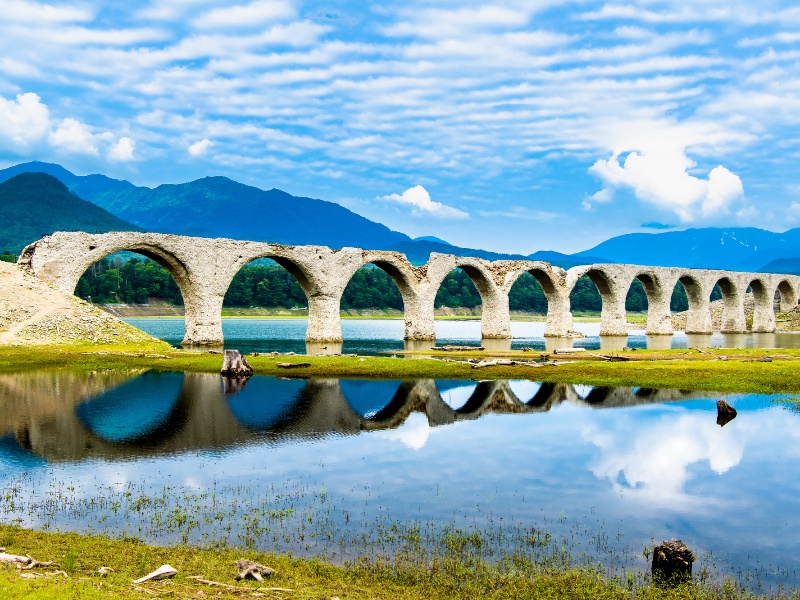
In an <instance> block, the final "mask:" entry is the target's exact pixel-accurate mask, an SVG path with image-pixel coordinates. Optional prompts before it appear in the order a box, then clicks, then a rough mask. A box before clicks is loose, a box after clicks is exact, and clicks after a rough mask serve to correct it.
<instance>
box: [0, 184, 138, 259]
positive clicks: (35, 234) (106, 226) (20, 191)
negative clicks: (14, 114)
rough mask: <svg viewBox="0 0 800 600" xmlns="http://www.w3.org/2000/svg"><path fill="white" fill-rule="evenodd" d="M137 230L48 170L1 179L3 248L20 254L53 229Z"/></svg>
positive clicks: (0, 237)
mask: <svg viewBox="0 0 800 600" xmlns="http://www.w3.org/2000/svg"><path fill="white" fill-rule="evenodd" d="M138 230H139V228H138V227H136V226H135V225H132V224H131V223H128V222H126V221H123V220H122V219H119V218H117V217H115V216H114V215H112V214H110V213H109V212H107V211H105V210H103V209H102V208H100V207H99V206H95V205H94V204H92V203H91V202H86V201H85V200H81V199H80V198H78V197H77V196H76V195H75V194H73V193H72V192H70V191H69V190H68V189H67V188H66V186H65V185H64V184H63V183H61V182H60V181H59V180H58V179H56V178H55V177H52V176H50V175H47V174H45V173H21V174H19V175H15V176H13V177H11V178H10V179H7V180H5V181H4V182H3V183H0V251H4V250H9V251H11V252H12V253H14V254H19V252H20V250H22V248H24V247H25V246H26V245H28V244H30V243H31V242H34V241H36V240H38V239H39V238H41V237H43V236H45V235H48V234H51V233H53V232H54V231H89V232H106V231H138Z"/></svg>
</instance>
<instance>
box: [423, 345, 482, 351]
mask: <svg viewBox="0 0 800 600" xmlns="http://www.w3.org/2000/svg"><path fill="white" fill-rule="evenodd" d="M431 350H440V351H442V352H471V351H473V350H478V351H480V350H484V347H483V346H453V345H448V346H434V347H433V348H431Z"/></svg>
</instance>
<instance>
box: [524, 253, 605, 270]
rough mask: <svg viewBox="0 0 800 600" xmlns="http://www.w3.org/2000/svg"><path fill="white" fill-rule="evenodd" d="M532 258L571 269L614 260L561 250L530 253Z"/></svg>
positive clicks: (529, 256)
mask: <svg viewBox="0 0 800 600" xmlns="http://www.w3.org/2000/svg"><path fill="white" fill-rule="evenodd" d="M528 258H529V259H530V260H541V261H544V262H548V263H550V264H551V265H556V266H557V267H561V268H562V269H570V268H572V267H577V266H579V265H592V264H596V263H610V262H614V261H613V260H608V259H606V258H598V257H596V256H589V255H586V256H583V255H578V254H562V253H561V252H554V251H553V250H539V251H538V252H534V253H533V254H529V255H528Z"/></svg>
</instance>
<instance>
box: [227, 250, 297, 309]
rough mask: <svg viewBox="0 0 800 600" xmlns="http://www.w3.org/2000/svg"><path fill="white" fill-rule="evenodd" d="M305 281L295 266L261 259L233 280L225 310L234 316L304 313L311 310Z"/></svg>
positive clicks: (242, 270) (252, 263)
mask: <svg viewBox="0 0 800 600" xmlns="http://www.w3.org/2000/svg"><path fill="white" fill-rule="evenodd" d="M303 281H305V282H306V283H307V280H306V278H305V275H304V273H303V272H302V270H300V269H299V268H298V267H296V266H295V265H294V264H293V263H291V262H289V261H286V260H283V259H276V258H274V257H269V258H258V259H255V260H252V261H250V262H249V263H247V264H246V265H243V266H242V268H241V269H239V270H238V271H237V272H236V275H234V276H233V279H232V280H231V283H230V285H229V286H228V289H227V290H226V291H225V298H224V299H223V301H222V308H223V309H229V310H230V311H231V312H232V313H234V314H236V313H237V312H239V313H241V314H245V311H244V310H243V309H267V311H269V312H279V313H284V312H286V311H304V310H307V309H308V300H307V298H306V293H305V291H304V289H303V284H302V282H303ZM265 312H266V311H265ZM286 314H287V315H289V314H292V313H286ZM303 314H304V313H303Z"/></svg>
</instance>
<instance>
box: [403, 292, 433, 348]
mask: <svg viewBox="0 0 800 600" xmlns="http://www.w3.org/2000/svg"><path fill="white" fill-rule="evenodd" d="M435 298H436V292H431V291H430V290H428V291H427V293H419V291H418V292H417V293H416V294H413V295H412V294H405V295H404V296H403V319H404V321H405V331H404V332H403V339H404V340H407V341H415V340H419V341H422V340H435V339H436V322H435V321H434V318H433V308H434V300H435Z"/></svg>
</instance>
